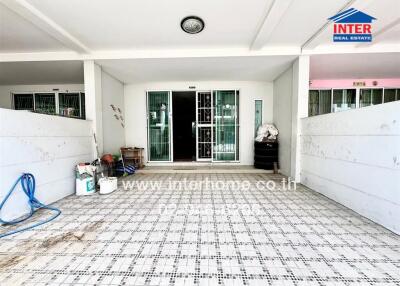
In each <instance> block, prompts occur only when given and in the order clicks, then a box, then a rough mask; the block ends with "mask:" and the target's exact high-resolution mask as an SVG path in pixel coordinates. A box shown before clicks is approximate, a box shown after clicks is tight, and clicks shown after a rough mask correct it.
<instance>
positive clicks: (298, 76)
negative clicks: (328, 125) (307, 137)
mask: <svg viewBox="0 0 400 286" xmlns="http://www.w3.org/2000/svg"><path fill="white" fill-rule="evenodd" d="M309 74H310V57H309V56H306V55H303V56H299V58H298V59H297V60H296V61H295V62H294V64H293V83H292V84H293V89H292V90H293V97H292V138H291V140H292V142H291V171H290V176H291V177H292V179H293V180H295V181H296V182H300V172H301V162H300V157H301V156H300V136H301V121H300V119H301V118H304V117H307V116H308V89H309V81H310V75H309Z"/></svg>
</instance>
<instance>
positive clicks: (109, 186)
mask: <svg viewBox="0 0 400 286" xmlns="http://www.w3.org/2000/svg"><path fill="white" fill-rule="evenodd" d="M99 185H100V194H101V195H106V194H110V193H112V192H114V191H115V190H117V187H118V181H117V178H116V177H104V178H100V179H99Z"/></svg>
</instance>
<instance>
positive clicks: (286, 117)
mask: <svg viewBox="0 0 400 286" xmlns="http://www.w3.org/2000/svg"><path fill="white" fill-rule="evenodd" d="M292 82H293V68H292V67H290V68H289V69H288V70H287V71H285V72H284V73H283V74H281V75H280V76H279V77H278V78H277V79H275V80H274V120H273V121H274V124H275V126H276V128H278V131H279V135H278V142H279V167H280V171H281V173H282V174H284V175H286V176H290V170H291V167H290V166H291V144H292V93H293V91H292Z"/></svg>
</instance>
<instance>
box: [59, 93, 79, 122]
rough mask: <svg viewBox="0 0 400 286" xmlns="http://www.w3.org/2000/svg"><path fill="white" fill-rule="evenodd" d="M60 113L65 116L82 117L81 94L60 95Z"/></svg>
mask: <svg viewBox="0 0 400 286" xmlns="http://www.w3.org/2000/svg"><path fill="white" fill-rule="evenodd" d="M58 101H59V106H60V107H59V113H60V115H63V116H70V117H81V107H80V106H81V102H80V95H79V93H59V94H58Z"/></svg>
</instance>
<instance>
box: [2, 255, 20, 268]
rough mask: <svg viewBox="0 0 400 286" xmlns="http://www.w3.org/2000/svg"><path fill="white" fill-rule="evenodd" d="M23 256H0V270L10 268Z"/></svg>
mask: <svg viewBox="0 0 400 286" xmlns="http://www.w3.org/2000/svg"><path fill="white" fill-rule="evenodd" d="M24 259H25V257H24V256H18V255H16V256H8V257H7V258H6V259H3V258H1V261H0V271H3V270H6V269H8V268H12V267H13V266H16V265H17V264H18V263H20V262H21V261H22V260H24Z"/></svg>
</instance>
